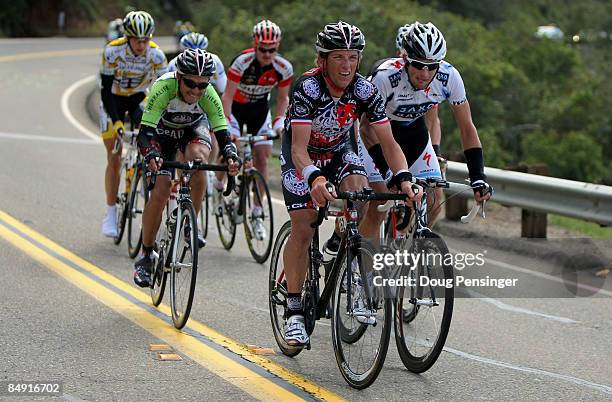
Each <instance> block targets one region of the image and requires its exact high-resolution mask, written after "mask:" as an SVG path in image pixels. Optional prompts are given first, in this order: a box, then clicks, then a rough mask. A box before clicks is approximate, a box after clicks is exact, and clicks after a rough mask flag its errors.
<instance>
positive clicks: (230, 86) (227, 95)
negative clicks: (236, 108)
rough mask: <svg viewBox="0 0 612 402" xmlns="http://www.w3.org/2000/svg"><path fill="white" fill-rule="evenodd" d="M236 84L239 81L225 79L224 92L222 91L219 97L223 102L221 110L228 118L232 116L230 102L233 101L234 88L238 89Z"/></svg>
mask: <svg viewBox="0 0 612 402" xmlns="http://www.w3.org/2000/svg"><path fill="white" fill-rule="evenodd" d="M238 84H239V82H236V81H233V80H231V79H229V80H227V85H226V86H225V92H223V97H222V98H221V101H222V102H223V110H224V111H225V115H226V116H227V117H228V118H229V117H231V116H232V102H233V101H234V95H235V94H236V90H238Z"/></svg>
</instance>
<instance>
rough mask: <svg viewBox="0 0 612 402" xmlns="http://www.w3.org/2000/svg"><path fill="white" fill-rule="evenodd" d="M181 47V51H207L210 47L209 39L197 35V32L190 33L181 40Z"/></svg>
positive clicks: (199, 34)
mask: <svg viewBox="0 0 612 402" xmlns="http://www.w3.org/2000/svg"><path fill="white" fill-rule="evenodd" d="M179 45H180V47H181V50H185V49H202V50H206V48H207V47H208V38H207V37H206V35H204V34H201V33H197V32H190V33H188V34H187V35H183V37H182V38H181V40H180V42H179Z"/></svg>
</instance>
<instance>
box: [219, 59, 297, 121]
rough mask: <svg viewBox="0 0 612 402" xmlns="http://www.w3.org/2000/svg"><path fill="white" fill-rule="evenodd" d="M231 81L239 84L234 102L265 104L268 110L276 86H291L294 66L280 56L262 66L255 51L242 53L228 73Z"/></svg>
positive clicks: (233, 62)
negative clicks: (271, 92) (269, 99)
mask: <svg viewBox="0 0 612 402" xmlns="http://www.w3.org/2000/svg"><path fill="white" fill-rule="evenodd" d="M227 76H228V78H229V79H230V80H231V81H234V82H237V83H238V89H237V90H236V94H235V95H234V99H233V101H234V102H237V103H243V104H244V103H257V104H260V103H261V104H265V107H266V109H267V104H268V98H269V96H270V91H272V88H274V87H275V86H276V85H278V86H279V87H286V86H288V85H289V84H291V78H292V77H293V66H292V65H291V63H289V61H287V60H286V59H285V58H283V57H281V56H280V55H278V54H277V55H276V56H275V57H274V60H273V61H272V64H270V65H267V66H261V65H260V64H259V62H258V61H257V58H256V57H255V49H253V48H251V49H246V50H244V51H242V53H240V54H239V55H238V56H236V58H235V59H234V60H233V61H232V63H231V65H230V67H229V68H228V71H227Z"/></svg>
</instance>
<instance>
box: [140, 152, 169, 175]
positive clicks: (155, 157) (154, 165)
mask: <svg viewBox="0 0 612 402" xmlns="http://www.w3.org/2000/svg"><path fill="white" fill-rule="evenodd" d="M144 160H145V163H146V164H147V167H148V168H149V171H151V172H153V173H157V171H158V170H159V169H161V166H162V163H164V160H163V159H162V157H161V155H160V153H159V151H157V150H152V151H150V152H149V153H148V154H146V155H145V157H144Z"/></svg>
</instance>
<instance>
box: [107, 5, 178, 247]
mask: <svg viewBox="0 0 612 402" xmlns="http://www.w3.org/2000/svg"><path fill="white" fill-rule="evenodd" d="M123 29H124V35H125V36H124V37H123V38H120V39H116V40H114V41H111V42H110V43H109V44H108V45H106V47H105V48H104V55H103V57H102V68H101V69H100V77H101V87H102V88H101V98H102V102H101V105H100V131H101V132H102V140H103V141H104V147H105V148H106V161H107V164H106V172H105V177H104V188H105V191H106V206H107V208H106V215H105V217H104V220H103V222H102V234H104V235H105V236H108V237H114V236H116V234H117V228H116V227H117V223H116V219H117V218H116V202H117V191H118V187H119V171H120V167H121V150H120V151H119V152H117V153H116V154H113V152H112V151H113V146H114V144H115V137H116V136H117V135H118V134H119V135H121V134H122V133H123V129H124V127H123V124H124V118H125V114H126V113H127V114H128V115H129V116H130V120H131V123H132V126H137V125H139V124H140V118H141V117H142V105H141V103H142V101H143V100H144V98H145V96H146V91H147V89H148V88H149V86H150V85H151V84H152V83H153V81H155V79H157V77H159V76H161V75H163V74H164V73H165V72H166V70H167V68H168V65H167V62H166V56H165V54H164V52H163V51H162V50H161V49H160V48H159V47H158V46H157V44H156V43H155V42H153V41H152V40H151V36H152V35H153V31H154V30H155V23H154V21H153V18H152V17H151V15H149V13H147V12H144V11H131V12H129V13H128V14H127V15H126V16H125V18H124V19H123Z"/></svg>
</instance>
